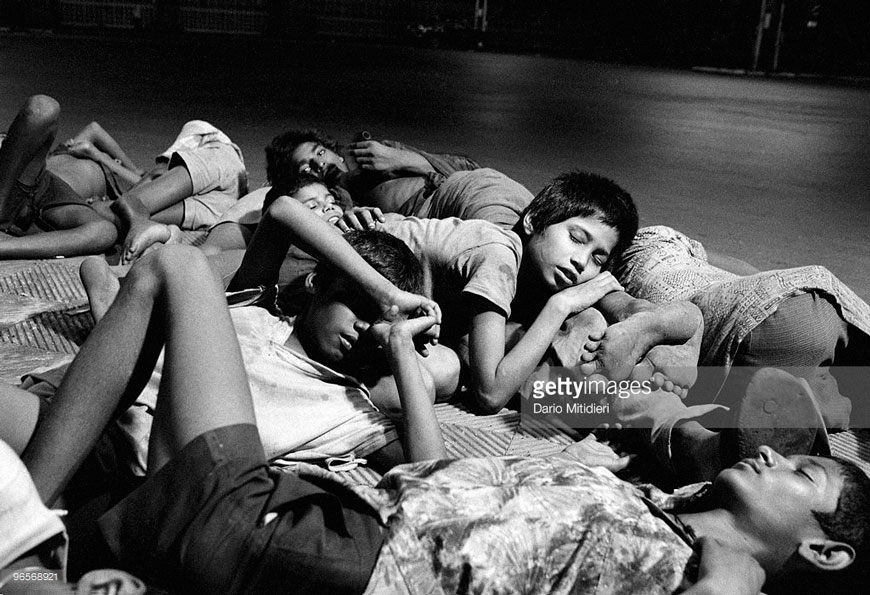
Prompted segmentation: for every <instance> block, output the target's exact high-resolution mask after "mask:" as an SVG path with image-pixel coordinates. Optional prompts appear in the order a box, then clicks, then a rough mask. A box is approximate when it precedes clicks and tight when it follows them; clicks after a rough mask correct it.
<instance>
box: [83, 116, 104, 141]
mask: <svg viewBox="0 0 870 595" xmlns="http://www.w3.org/2000/svg"><path fill="white" fill-rule="evenodd" d="M102 132H103V127H102V126H100V125H99V123H98V122H97V121H96V120H95V121H93V122H91V123H90V124H88V125H87V126H85V127H84V128H82V131H81V132H80V133H79V135H80V136H84V137H86V138H88V139H91V138H94V137H95V136H98V135H100V134H101V133H102Z"/></svg>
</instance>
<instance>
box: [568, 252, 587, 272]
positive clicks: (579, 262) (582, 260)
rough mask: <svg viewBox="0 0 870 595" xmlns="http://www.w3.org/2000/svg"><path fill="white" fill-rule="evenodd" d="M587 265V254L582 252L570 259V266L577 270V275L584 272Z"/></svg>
mask: <svg viewBox="0 0 870 595" xmlns="http://www.w3.org/2000/svg"><path fill="white" fill-rule="evenodd" d="M588 263H589V253H588V252H585V251H584V252H582V253H579V254H575V255H574V257H573V258H571V264H572V265H573V266H574V268H575V269H577V272H578V273H582V272H583V271H585V270H586V265H587V264H588Z"/></svg>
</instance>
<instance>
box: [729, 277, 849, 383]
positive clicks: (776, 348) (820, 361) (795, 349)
mask: <svg viewBox="0 0 870 595" xmlns="http://www.w3.org/2000/svg"><path fill="white" fill-rule="evenodd" d="M845 333H846V323H845V322H844V321H843V319H842V318H841V317H840V315H839V313H838V312H837V309H836V308H835V307H834V305H833V304H831V302H830V301H828V300H827V299H826V298H825V297H824V296H821V295H819V294H816V293H804V294H801V295H797V296H793V297H790V298H788V299H786V300H784V301H783V302H782V304H780V305H779V307H778V308H777V310H776V312H774V313H773V314H771V315H770V316H768V317H767V318H766V319H765V320H764V321H763V322H762V323H761V324H759V325H758V326H757V327H756V328H755V329H754V330H753V331H752V333H751V334H750V336H749V341H748V345H747V346H745V348H744V351H745V353H746V355H747V356H749V358H750V359H751V360H756V361H751V362H749V363H752V364H757V365H794V366H802V365H808V366H819V365H829V364H830V363H831V362H832V360H833V358H834V354H835V351H836V349H837V346H838V345H839V344H840V343H841V342H842V340H843V339H844V337H845Z"/></svg>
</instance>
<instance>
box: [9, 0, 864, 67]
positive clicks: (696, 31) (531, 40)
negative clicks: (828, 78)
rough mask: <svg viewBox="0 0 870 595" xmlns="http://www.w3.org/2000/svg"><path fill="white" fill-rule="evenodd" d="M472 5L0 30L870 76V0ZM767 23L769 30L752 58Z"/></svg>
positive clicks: (93, 2)
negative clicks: (350, 43)
mask: <svg viewBox="0 0 870 595" xmlns="http://www.w3.org/2000/svg"><path fill="white" fill-rule="evenodd" d="M480 3H481V4H482V0H481V2H480ZM137 6H138V9H135V7H137ZM475 6H476V3H475V0H139V1H135V0H120V1H111V2H110V1H108V0H0V26H2V25H5V26H9V27H15V28H16V29H23V28H47V29H53V30H67V31H69V30H74V29H79V30H80V29H86V28H91V29H94V28H101V29H104V30H115V31H118V30H131V29H132V30H139V31H143V32H147V33H150V34H160V35H166V34H173V33H179V32H199V33H204V32H205V33H232V34H242V35H269V36H272V37H277V38H285V39H297V40H311V39H315V38H345V39H346V38H356V39H367V40H374V41H379V42H389V43H417V44H421V45H427V46H439V47H440V46H453V47H474V46H476V45H477V43H479V42H481V43H483V44H484V47H486V48H487V49H489V50H497V51H512V52H516V51H520V52H542V53H549V54H560V55H565V54H567V55H572V56H576V57H581V58H587V59H595V60H607V61H614V60H615V61H623V62H632V63H643V64H654V65H669V66H683V67H684V66H715V67H727V68H752V67H755V68H756V69H758V70H762V71H785V72H801V73H826V74H837V75H844V74H851V75H855V74H865V75H866V74H868V73H870V43H868V35H867V31H868V30H870V2H867V1H866V0H489V1H488V2H487V6H488V11H487V17H488V18H487V27H486V32H485V33H483V32H481V31H479V30H476V29H480V27H479V26H478V27H475ZM762 6H765V7H766V10H765V12H766V13H769V15H768V17H767V18H766V19H764V18H762V16H761V13H762V11H761V8H762ZM760 21H763V22H764V23H765V24H766V29H765V30H764V35H763V37H762V40H761V44H760V45H759V47H758V52H757V58H756V39H757V38H756V30H757V27H758V25H759V22H760ZM780 24H781V25H780ZM478 25H479V24H478ZM777 39H779V43H778V44H777ZM777 46H778V47H779V50H778V55H775V54H777Z"/></svg>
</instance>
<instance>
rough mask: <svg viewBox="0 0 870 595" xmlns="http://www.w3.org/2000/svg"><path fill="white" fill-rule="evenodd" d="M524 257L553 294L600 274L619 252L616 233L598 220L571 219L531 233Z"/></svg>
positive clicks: (586, 218) (587, 218) (529, 231)
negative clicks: (612, 254) (615, 250)
mask: <svg viewBox="0 0 870 595" xmlns="http://www.w3.org/2000/svg"><path fill="white" fill-rule="evenodd" d="M524 224H525V225H526V231H527V232H528V233H529V241H528V242H527V244H526V246H525V248H524V249H523V250H524V253H523V259H524V260H525V259H528V263H529V265H530V267H531V270H532V271H533V272H534V273H535V275H536V276H537V277H538V278H539V280H540V281H541V283H543V284H544V286H545V287H547V288H548V289H549V290H550V291H551V292H553V293H555V292H557V291H562V290H563V289H565V288H567V287H571V286H572V285H577V284H579V283H583V282H585V281H588V280H589V279H591V278H593V277H594V276H595V275H597V274H598V273H600V272H601V269H602V268H603V267H604V265H606V264H607V262H608V260H610V254H611V252H613V250H614V249H615V248H616V244H617V242H618V241H619V236H618V234H617V233H616V230H615V229H614V228H612V227H610V226H609V225H607V224H606V223H604V222H603V221H601V219H598V218H597V217H579V216H578V217H571V218H570V219H566V220H564V221H562V222H560V223H554V224H553V225H550V226H549V227H547V228H545V229H544V230H543V231H535V230H532V229H530V226H529V224H528V223H527V222H524Z"/></svg>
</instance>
